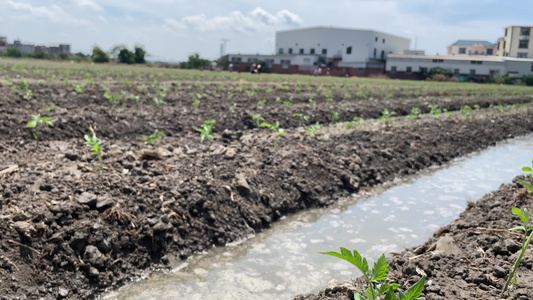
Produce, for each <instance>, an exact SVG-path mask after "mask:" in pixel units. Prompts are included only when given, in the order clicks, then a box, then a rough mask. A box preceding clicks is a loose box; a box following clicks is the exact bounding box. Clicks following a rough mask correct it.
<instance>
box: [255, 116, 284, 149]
mask: <svg viewBox="0 0 533 300" xmlns="http://www.w3.org/2000/svg"><path fill="white" fill-rule="evenodd" d="M259 126H260V127H266V128H268V129H270V131H272V132H273V133H274V149H276V151H277V150H278V138H279V136H280V135H284V134H285V130H283V128H279V122H278V121H276V123H274V124H270V123H266V122H263V123H261V124H260V125H259Z"/></svg>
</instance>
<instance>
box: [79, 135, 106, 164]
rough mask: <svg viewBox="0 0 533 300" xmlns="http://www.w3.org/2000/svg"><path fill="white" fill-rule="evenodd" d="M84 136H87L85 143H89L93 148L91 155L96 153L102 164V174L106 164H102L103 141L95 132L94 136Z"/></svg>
mask: <svg viewBox="0 0 533 300" xmlns="http://www.w3.org/2000/svg"><path fill="white" fill-rule="evenodd" d="M84 138H85V145H87V146H88V147H90V148H91V149H92V150H91V155H95V156H97V157H98V162H99V164H100V174H101V173H102V171H103V170H104V165H103V164H102V151H101V150H102V149H101V148H100V144H101V143H102V141H101V140H99V139H98V138H97V137H96V135H95V134H94V132H93V135H92V136H91V135H88V134H86V135H85V136H84Z"/></svg>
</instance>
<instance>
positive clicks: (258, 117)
mask: <svg viewBox="0 0 533 300" xmlns="http://www.w3.org/2000/svg"><path fill="white" fill-rule="evenodd" d="M252 120H255V123H256V124H257V127H261V123H263V121H264V120H265V118H263V117H261V115H260V114H255V115H252Z"/></svg>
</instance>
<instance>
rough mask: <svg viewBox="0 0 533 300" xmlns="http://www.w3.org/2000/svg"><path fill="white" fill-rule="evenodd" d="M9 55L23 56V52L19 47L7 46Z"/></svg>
mask: <svg viewBox="0 0 533 300" xmlns="http://www.w3.org/2000/svg"><path fill="white" fill-rule="evenodd" d="M7 56H10V57H21V56H22V52H20V50H19V49H17V48H13V47H11V48H7Z"/></svg>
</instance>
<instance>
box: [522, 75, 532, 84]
mask: <svg viewBox="0 0 533 300" xmlns="http://www.w3.org/2000/svg"><path fill="white" fill-rule="evenodd" d="M524 82H525V83H526V85H528V86H533V75H527V76H526V77H524Z"/></svg>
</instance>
